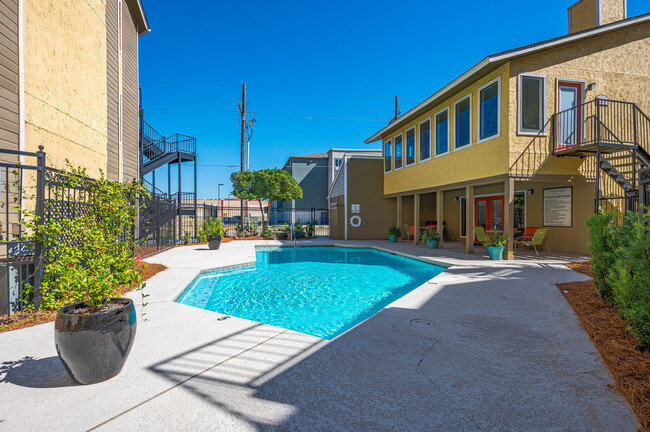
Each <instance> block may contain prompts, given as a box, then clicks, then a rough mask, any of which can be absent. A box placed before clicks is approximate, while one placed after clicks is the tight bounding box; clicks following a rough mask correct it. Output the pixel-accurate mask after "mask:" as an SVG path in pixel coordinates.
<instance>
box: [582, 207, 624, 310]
mask: <svg viewBox="0 0 650 432" xmlns="http://www.w3.org/2000/svg"><path fill="white" fill-rule="evenodd" d="M619 219H620V218H619V215H618V214H615V213H606V212H602V211H601V212H600V213H598V214H596V215H593V216H592V217H591V218H589V219H588V220H587V222H586V224H587V226H588V227H589V249H590V250H591V271H592V273H593V275H594V282H595V283H596V289H597V290H598V292H599V293H600V296H601V298H602V299H603V300H605V301H607V302H613V300H614V298H613V294H612V288H611V286H610V284H609V282H608V274H609V271H610V269H611V267H612V265H613V264H614V262H615V261H616V259H617V249H618V248H619V247H620V246H621V245H622V243H623V235H622V232H621V228H620V227H619V224H618V222H619Z"/></svg>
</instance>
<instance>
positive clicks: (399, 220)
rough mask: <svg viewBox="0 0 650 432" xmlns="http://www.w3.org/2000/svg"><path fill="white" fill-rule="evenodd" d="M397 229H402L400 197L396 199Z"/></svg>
mask: <svg viewBox="0 0 650 432" xmlns="http://www.w3.org/2000/svg"><path fill="white" fill-rule="evenodd" d="M396 220H397V222H396V225H397V228H399V229H400V230H401V229H402V197H401V195H400V196H398V197H397V219H396Z"/></svg>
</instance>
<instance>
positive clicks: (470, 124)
mask: <svg viewBox="0 0 650 432" xmlns="http://www.w3.org/2000/svg"><path fill="white" fill-rule="evenodd" d="M465 99H469V143H468V144H465V145H464V146H462V147H456V105H458V104H459V103H461V102H464V101H465ZM473 108H474V105H473V103H472V92H470V93H469V94H468V95H466V96H464V97H462V98H460V99H458V100H457V101H456V102H454V151H459V150H465V149H466V148H469V147H471V146H472V144H473V142H472V138H473V137H472V132H474V128H473V127H472V126H473V125H474V115H473V113H472V111H473Z"/></svg>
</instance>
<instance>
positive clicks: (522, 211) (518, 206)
mask: <svg viewBox="0 0 650 432" xmlns="http://www.w3.org/2000/svg"><path fill="white" fill-rule="evenodd" d="M514 210H515V212H514V213H515V214H514V215H513V216H514V225H515V226H514V227H513V228H515V229H516V230H517V231H519V232H520V233H523V232H524V229H526V191H519V192H515V200H514Z"/></svg>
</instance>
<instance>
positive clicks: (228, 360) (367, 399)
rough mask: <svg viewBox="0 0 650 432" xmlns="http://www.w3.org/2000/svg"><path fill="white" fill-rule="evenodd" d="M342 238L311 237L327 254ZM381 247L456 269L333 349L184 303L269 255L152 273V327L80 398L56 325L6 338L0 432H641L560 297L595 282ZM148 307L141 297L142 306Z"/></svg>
mask: <svg viewBox="0 0 650 432" xmlns="http://www.w3.org/2000/svg"><path fill="white" fill-rule="evenodd" d="M324 243H330V244H331V243H332V241H326V240H318V241H303V242H300V244H305V245H306V244H324ZM335 243H337V244H340V245H352V246H376V247H380V248H385V249H388V248H390V249H391V250H393V251H397V252H401V253H409V254H413V255H417V256H420V257H426V258H433V259H435V260H437V261H440V262H443V263H445V264H447V265H451V266H452V267H451V268H449V269H447V270H446V271H445V272H444V273H442V274H441V275H439V276H437V277H435V278H434V279H432V280H431V281H429V282H427V283H426V284H424V285H422V286H421V287H419V288H417V289H415V290H414V291H412V292H411V293H409V294H407V295H406V296H404V297H402V298H400V299H399V300H397V301H395V302H394V303H392V304H390V305H389V306H388V307H386V308H385V309H383V310H382V311H381V312H379V313H378V314H377V315H375V316H373V317H372V318H370V319H368V320H367V321H365V322H363V323H362V324H360V325H358V326H357V327H355V328H353V329H351V330H350V331H348V332H346V333H344V334H342V335H340V336H339V337H337V338H336V339H334V340H331V341H326V340H322V339H319V338H316V337H312V336H308V335H304V334H300V333H296V332H293V331H289V330H285V329H281V328H277V327H273V326H269V325H264V324H259V323H256V322H252V321H248V320H244V319H239V318H231V317H228V318H226V317H225V316H224V315H221V314H218V313H214V312H209V311H205V310H202V309H197V308H193V307H190V306H185V305H181V304H178V303H174V302H173V301H170V299H173V298H175V297H176V296H177V295H178V294H180V291H179V290H182V289H184V288H185V287H186V286H187V285H188V284H189V283H191V281H192V280H193V279H194V277H195V276H196V275H197V274H198V273H199V272H201V271H203V270H205V269H210V268H215V267H219V266H224V265H236V264H241V263H245V262H251V261H254V259H255V251H254V246H255V245H259V244H270V245H272V244H280V243H279V242H262V241H260V242H231V243H227V244H224V245H223V246H222V248H221V250H219V251H209V250H207V247H206V246H187V247H178V248H174V249H171V250H169V251H166V252H164V253H162V254H159V255H157V256H154V257H152V258H150V259H148V260H147V261H149V262H158V263H162V264H165V265H166V266H167V267H169V269H168V270H166V271H164V272H162V273H159V274H158V275H156V276H154V277H153V278H152V279H150V280H149V281H148V283H147V288H146V291H147V292H148V293H149V294H150V295H151V296H150V297H149V298H148V300H149V305H148V307H147V309H146V312H147V318H148V321H140V322H139V323H138V335H137V337H136V342H135V345H134V347H133V350H132V352H131V355H130V357H129V359H128V361H127V364H126V366H125V369H124V370H123V371H122V373H121V374H120V375H119V376H117V377H116V378H113V379H112V380H109V381H107V382H104V383H100V384H95V385H91V386H76V385H74V384H73V383H72V382H71V380H70V379H69V378H68V377H67V375H66V372H65V371H64V369H63V367H62V365H61V363H60V361H59V359H58V357H57V354H56V350H55V348H54V341H53V324H51V323H49V324H42V325H39V326H35V327H31V328H27V329H23V330H16V331H12V332H7V333H2V334H0V430H2V431H5V430H7V431H12V432H15V431H41V430H50V431H75V430H106V431H112V430H127V429H130V430H143V431H144V430H146V431H189V430H215V431H223V430H229V431H240V430H251V431H254V430H296V431H307V430H309V431H321V430H322V431H402V430H403V431H498V430H504V431H516V430H517V431H518V430H520V431H564V430H571V431H617V432H624V431H635V430H636V429H637V421H636V418H635V416H634V414H633V413H632V410H631V408H630V407H629V405H628V404H627V402H626V401H625V400H624V398H623V397H622V396H621V395H620V394H618V393H617V392H616V391H614V390H613V389H612V387H613V385H614V381H613V379H612V377H611V375H610V374H609V372H608V371H607V369H606V368H605V366H604V365H603V362H602V359H601V358H600V356H599V354H598V352H597V351H596V349H595V348H594V346H593V344H592V343H591V342H590V340H589V337H588V336H587V334H586V333H585V331H584V330H583V329H582V327H581V326H580V324H579V322H578V320H577V318H576V316H575V314H574V313H573V310H572V309H571V307H570V306H569V304H568V303H567V302H566V301H565V299H564V298H563V296H562V295H561V293H560V292H559V290H558V289H557V287H556V286H555V284H556V283H558V282H569V281H579V280H584V279H585V276H583V275H581V274H578V273H575V272H572V271H571V270H569V269H567V268H566V267H565V266H564V265H563V264H564V263H565V262H566V261H567V260H568V259H572V258H574V259H575V257H558V256H549V255H545V256H542V257H540V258H534V259H533V258H532V257H530V256H529V257H527V258H525V259H522V260H516V261H510V262H507V261H502V262H494V261H488V260H486V259H485V258H484V257H482V256H481V255H480V253H477V254H476V255H475V256H468V255H465V254H463V253H458V252H456V251H454V250H451V249H444V250H433V251H432V250H428V249H426V248H424V247H418V246H413V245H412V244H406V243H398V244H389V243H388V242H385V241H369V242H361V241H356V242H355V241H348V242H340V241H337V242H335ZM132 297H133V298H134V299H136V301H138V294H132Z"/></svg>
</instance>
